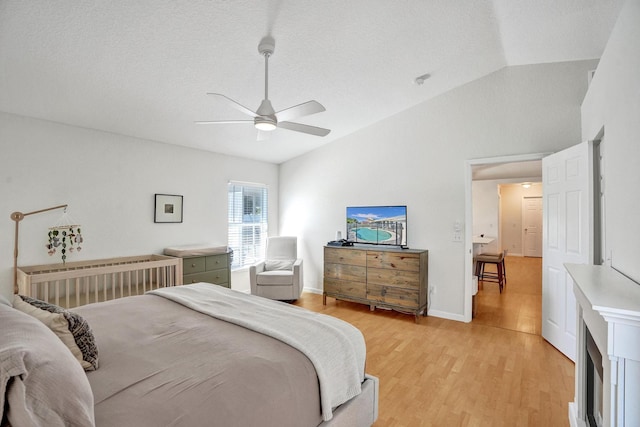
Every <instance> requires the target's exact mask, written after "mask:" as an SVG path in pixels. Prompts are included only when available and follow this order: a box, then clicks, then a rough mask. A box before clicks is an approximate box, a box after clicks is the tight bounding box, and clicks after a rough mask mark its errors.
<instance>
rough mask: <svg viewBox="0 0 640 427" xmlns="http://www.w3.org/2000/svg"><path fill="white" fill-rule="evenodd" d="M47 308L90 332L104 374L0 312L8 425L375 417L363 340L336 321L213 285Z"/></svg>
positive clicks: (38, 323) (357, 422)
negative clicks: (79, 323)
mask: <svg viewBox="0 0 640 427" xmlns="http://www.w3.org/2000/svg"><path fill="white" fill-rule="evenodd" d="M16 298H20V299H22V298H25V299H22V301H21V300H17V301H16ZM22 298H21V297H20V296H14V301H13V302H14V305H15V306H16V307H17V306H18V305H21V304H22V302H24V303H26V304H27V305H30V304H31V306H32V307H33V302H31V303H29V301H30V300H29V298H28V297H26V296H23V297H22ZM36 301H37V300H36ZM16 302H17V303H19V304H16ZM54 307H55V306H54ZM36 308H38V309H40V310H42V307H40V306H38V307H36ZM47 310H58V312H56V313H55V314H56V315H58V316H63V315H66V316H69V315H70V314H71V315H73V316H75V317H77V318H79V319H81V321H82V322H84V325H89V326H90V334H92V335H93V340H94V342H93V344H94V345H95V348H96V349H97V355H96V360H95V367H94V369H92V368H91V366H90V367H89V369H87V368H86V367H85V368H84V369H83V365H82V364H81V363H78V355H77V354H76V353H77V351H76V352H75V353H74V350H73V349H72V351H69V348H68V347H67V346H66V345H65V343H63V340H62V339H61V337H60V336H59V335H58V336H56V334H57V332H55V331H54V332H52V331H53V329H52V328H51V326H49V327H47V326H48V325H47V324H45V323H44V322H43V321H42V320H41V319H40V320H39V319H36V318H35V317H34V316H33V315H30V314H28V313H27V312H25V311H24V310H23V311H21V309H18V308H13V307H10V306H8V305H6V304H1V303H0V324H2V332H1V333H0V374H1V376H2V381H0V396H1V399H2V400H1V401H0V408H2V410H3V414H2V423H3V426H4V425H13V427H19V426H20V425H23V424H24V425H27V424H28V425H47V426H55V425H68V426H74V425H77V426H83V427H84V426H88V425H94V424H93V423H94V422H95V425H96V426H98V427H111V426H114V427H115V426H119V427H120V426H136V427H145V426H149V427H151V426H153V427H156V426H204V425H207V426H254V425H260V426H296V427H301V426H318V425H322V426H350V427H351V426H369V425H371V424H373V423H374V422H375V420H376V419H377V411H378V379H377V378H375V377H373V376H370V375H367V374H366V373H365V366H364V365H365V348H364V339H363V338H362V334H361V333H360V332H359V331H358V330H357V329H356V328H354V327H353V326H351V325H349V324H348V323H346V322H343V321H341V320H339V319H336V318H333V317H330V316H325V315H322V314H318V313H313V312H310V311H307V310H305V309H302V308H299V307H295V306H292V305H289V304H286V303H282V302H279V301H271V300H267V299H264V298H260V297H256V296H252V295H247V294H244V293H241V292H237V291H233V290H230V289H227V288H223V287H220V286H216V285H211V284H205V283H197V284H193V285H185V286H172V287H166V288H161V289H155V290H152V291H149V292H147V293H145V294H143V295H137V296H127V297H124V298H117V299H113V300H110V301H105V302H98V303H92V304H88V305H83V306H80V307H75V308H73V309H72V310H66V309H62V308H46V309H45V311H47ZM27 311H28V309H27ZM49 313H53V312H51V311H50V312H49ZM71 323H72V322H71V320H69V324H70V325H71ZM79 347H85V346H84V345H83V344H82V345H79ZM81 350H82V351H81V353H82V352H84V351H85V350H86V349H85V348H82V349H81ZM336 356H337V357H336ZM81 357H82V356H81ZM84 362H85V365H86V361H84ZM85 369H87V370H85ZM94 420H95V421H94Z"/></svg>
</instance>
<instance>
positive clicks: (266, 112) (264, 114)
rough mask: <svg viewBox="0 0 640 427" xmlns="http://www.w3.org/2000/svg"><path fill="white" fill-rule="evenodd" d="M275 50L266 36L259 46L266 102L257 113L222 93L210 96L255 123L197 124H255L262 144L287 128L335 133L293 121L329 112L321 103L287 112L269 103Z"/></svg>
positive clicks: (308, 104)
mask: <svg viewBox="0 0 640 427" xmlns="http://www.w3.org/2000/svg"><path fill="white" fill-rule="evenodd" d="M274 50H275V40H274V39H273V37H270V36H266V37H264V38H263V39H262V40H261V41H260V44H259V45H258V52H260V54H261V55H262V56H264V99H263V100H262V102H261V103H260V106H259V107H258V109H257V110H256V111H252V110H250V109H249V108H247V107H245V106H244V105H242V104H240V103H238V102H236V101H234V100H233V99H231V98H229V97H227V96H225V95H222V94H221V93H207V95H211V96H215V97H217V98H219V99H222V100H224V101H225V102H226V103H228V104H229V105H230V106H232V107H233V108H235V109H237V110H239V111H241V112H243V113H244V114H246V115H248V116H251V117H253V120H212V121H198V122H196V123H197V124H226V123H253V125H254V126H255V127H256V129H258V140H263V139H266V138H267V134H266V133H265V132H269V131H272V130H274V129H275V128H283V129H288V130H293V131H296V132H302V133H307V134H310V135H315V136H326V135H328V134H329V132H331V131H330V130H329V129H324V128H320V127H316V126H309V125H305V124H302V123H294V122H290V121H289V120H292V119H297V118H299V117H303V116H308V115H310V114H315V113H320V112H322V111H325V108H324V107H323V106H322V105H321V104H320V103H319V102H317V101H307V102H304V103H302V104H298V105H295V106H293V107H289V108H285V109H284V110H280V111H275V110H274V109H273V107H272V106H271V101H269V57H270V56H271V55H273V51H274Z"/></svg>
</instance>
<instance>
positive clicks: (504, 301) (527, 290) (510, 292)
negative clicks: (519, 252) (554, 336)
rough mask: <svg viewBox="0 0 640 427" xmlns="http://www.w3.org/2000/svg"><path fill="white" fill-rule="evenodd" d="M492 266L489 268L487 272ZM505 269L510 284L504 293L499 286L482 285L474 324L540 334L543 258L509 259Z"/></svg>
mask: <svg viewBox="0 0 640 427" xmlns="http://www.w3.org/2000/svg"><path fill="white" fill-rule="evenodd" d="M492 267H493V266H490V265H487V267H486V268H487V271H490V269H491V268H492ZM505 270H506V274H507V284H506V287H505V288H504V289H503V291H502V293H500V292H499V290H498V284H497V283H493V282H484V283H482V282H480V284H479V286H478V288H479V289H478V294H477V295H476V315H475V317H474V318H473V323H474V324H479V325H487V326H494V327H497V328H503V329H509V330H512V331H518V332H525V333H528V334H535V335H540V334H541V332H542V258H528V257H515V256H507V257H506V259H505ZM493 271H495V269H494V270H493Z"/></svg>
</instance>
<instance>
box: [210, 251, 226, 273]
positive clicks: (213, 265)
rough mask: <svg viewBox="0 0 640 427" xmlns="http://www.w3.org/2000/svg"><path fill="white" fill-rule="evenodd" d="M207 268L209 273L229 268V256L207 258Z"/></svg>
mask: <svg viewBox="0 0 640 427" xmlns="http://www.w3.org/2000/svg"><path fill="white" fill-rule="evenodd" d="M205 266H206V269H207V271H209V270H218V269H220V268H229V257H228V256H227V254H220V255H210V256H208V257H206V258H205Z"/></svg>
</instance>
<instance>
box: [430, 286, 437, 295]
mask: <svg viewBox="0 0 640 427" xmlns="http://www.w3.org/2000/svg"><path fill="white" fill-rule="evenodd" d="M435 293H436V286H435V285H429V295H434V294H435Z"/></svg>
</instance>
